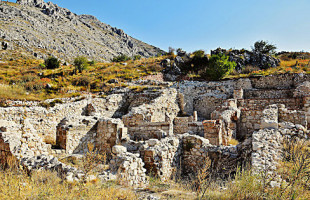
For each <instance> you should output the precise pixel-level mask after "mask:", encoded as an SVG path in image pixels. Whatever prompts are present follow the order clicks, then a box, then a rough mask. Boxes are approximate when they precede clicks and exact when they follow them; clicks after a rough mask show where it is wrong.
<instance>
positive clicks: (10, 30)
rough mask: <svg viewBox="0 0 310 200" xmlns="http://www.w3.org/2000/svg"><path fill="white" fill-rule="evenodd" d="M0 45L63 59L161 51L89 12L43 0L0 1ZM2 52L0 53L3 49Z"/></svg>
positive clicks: (8, 48)
mask: <svg viewBox="0 0 310 200" xmlns="http://www.w3.org/2000/svg"><path fill="white" fill-rule="evenodd" d="M0 46H1V48H2V50H5V51H7V52H10V50H18V51H19V52H20V50H23V52H25V53H26V54H27V55H32V56H34V57H37V58H44V57H46V56H48V55H53V56H57V57H59V58H61V59H63V60H71V59H72V58H74V57H75V56H78V55H84V56H87V57H88V58H90V59H95V60H110V59H111V58H113V57H115V56H118V55H123V54H124V55H127V56H134V55H137V54H139V55H141V56H143V57H150V56H155V55H157V54H158V53H162V52H163V51H162V50H160V49H159V48H156V47H154V46H151V45H148V44H146V43H144V42H141V41H139V40H137V39H135V38H132V37H130V36H129V35H127V34H126V33H124V31H123V30H121V29H117V28H113V27H111V26H110V25H107V24H105V23H102V22H100V21H99V20H98V19H97V18H96V17H94V16H91V15H77V14H75V13H72V12H71V11H70V10H68V9H65V8H61V7H59V6H58V5H56V4H53V3H51V2H48V3H45V2H44V1H43V0H17V2H16V4H14V3H7V2H0ZM2 54H3V53H2Z"/></svg>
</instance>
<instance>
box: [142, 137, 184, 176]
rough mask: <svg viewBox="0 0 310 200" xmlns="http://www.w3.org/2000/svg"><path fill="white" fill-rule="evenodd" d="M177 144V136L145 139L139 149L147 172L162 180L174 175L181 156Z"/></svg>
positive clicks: (178, 142)
mask: <svg viewBox="0 0 310 200" xmlns="http://www.w3.org/2000/svg"><path fill="white" fill-rule="evenodd" d="M179 144H180V141H179V138H178V137H168V138H165V139H162V140H160V141H159V140H157V139H151V140H149V141H147V142H146V145H144V147H143V148H142V149H141V157H142V159H143V162H144V163H145V168H146V169H147V173H148V174H151V175H153V176H158V177H160V179H161V180H162V181H168V180H170V179H171V178H172V176H173V175H176V173H177V170H178V168H179V160H180V156H181V149H180V146H179Z"/></svg>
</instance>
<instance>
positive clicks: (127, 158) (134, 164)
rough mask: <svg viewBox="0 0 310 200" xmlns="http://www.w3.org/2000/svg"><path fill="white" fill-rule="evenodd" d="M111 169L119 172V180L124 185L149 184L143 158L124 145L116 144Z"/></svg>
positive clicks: (137, 185)
mask: <svg viewBox="0 0 310 200" xmlns="http://www.w3.org/2000/svg"><path fill="white" fill-rule="evenodd" d="M112 152H113V159H112V160H111V161H110V169H111V171H112V172H113V173H115V174H117V181H118V182H119V184H121V185H124V186H132V187H138V188H141V187H145V186H147V185H148V180H147V178H146V174H145V172H146V169H145V168H143V166H144V163H143V162H142V159H141V158H139V157H138V156H137V155H136V154H132V153H129V152H127V150H126V148H125V147H123V146H118V145H116V146H114V147H113V149H112Z"/></svg>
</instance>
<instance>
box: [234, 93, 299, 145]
mask: <svg viewBox="0 0 310 200" xmlns="http://www.w3.org/2000/svg"><path fill="white" fill-rule="evenodd" d="M271 104H283V105H284V106H285V107H286V108H287V109H288V110H301V109H302V107H303V105H304V102H303V99H302V98H290V99H238V107H239V108H240V109H241V116H240V120H239V121H238V131H237V133H238V134H237V138H238V139H242V138H245V137H248V136H250V135H251V134H252V133H253V132H254V131H258V130H259V129H260V124H261V121H260V119H261V118H262V111H263V110H264V109H265V108H266V107H268V106H269V105H271ZM287 112H288V111H287ZM292 113H296V115H295V116H296V117H298V119H297V121H296V122H298V123H302V124H303V125H304V123H305V122H304V121H303V114H302V113H301V112H299V111H298V112H293V111H292ZM285 116H287V115H284V113H283V117H285ZM288 117H289V116H288ZM283 120H287V119H283ZM290 121H292V122H293V121H294V120H293V119H291V120H290Z"/></svg>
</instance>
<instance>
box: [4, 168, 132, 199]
mask: <svg viewBox="0 0 310 200" xmlns="http://www.w3.org/2000/svg"><path fill="white" fill-rule="evenodd" d="M0 178H1V180H2V181H1V182H0V199H107V200H108V199H111V200H112V199H113V200H114V199H115V200H119V199H124V200H125V199H128V200H131V199H137V197H136V195H135V194H134V192H133V191H130V190H127V189H119V188H117V187H114V188H106V187H105V186H104V185H102V184H100V183H87V184H80V183H67V182H64V181H62V180H61V179H60V178H59V177H58V176H57V174H56V173H53V172H49V171H40V172H35V173H33V174H32V175H31V176H27V175H26V174H24V173H17V172H13V171H1V172H0Z"/></svg>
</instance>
